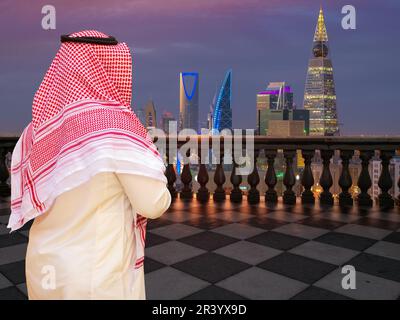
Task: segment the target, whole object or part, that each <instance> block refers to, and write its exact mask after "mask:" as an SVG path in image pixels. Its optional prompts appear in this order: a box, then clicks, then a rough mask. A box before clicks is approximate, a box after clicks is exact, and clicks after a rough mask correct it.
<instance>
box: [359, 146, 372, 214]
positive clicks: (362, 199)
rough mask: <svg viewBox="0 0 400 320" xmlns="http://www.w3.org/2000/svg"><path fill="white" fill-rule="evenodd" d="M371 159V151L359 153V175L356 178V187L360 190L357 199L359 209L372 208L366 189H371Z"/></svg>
mask: <svg viewBox="0 0 400 320" xmlns="http://www.w3.org/2000/svg"><path fill="white" fill-rule="evenodd" d="M371 157H372V152H371V151H365V150H364V151H361V153H360V159H361V173H360V176H359V177H358V187H359V188H360V190H361V192H360V194H359V195H358V197H357V202H358V205H359V206H361V207H371V206H372V199H371V196H370V195H369V194H368V189H369V188H371V186H372V182H371V177H370V176H369V170H368V166H369V160H370V159H371Z"/></svg>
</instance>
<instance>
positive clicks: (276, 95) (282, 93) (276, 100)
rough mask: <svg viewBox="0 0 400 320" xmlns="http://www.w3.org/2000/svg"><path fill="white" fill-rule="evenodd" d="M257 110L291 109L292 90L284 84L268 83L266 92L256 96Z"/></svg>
mask: <svg viewBox="0 0 400 320" xmlns="http://www.w3.org/2000/svg"><path fill="white" fill-rule="evenodd" d="M257 108H260V109H272V110H282V109H293V92H292V88H291V87H290V86H288V85H286V82H270V83H269V84H268V86H267V89H266V90H264V91H261V92H259V93H258V94H257Z"/></svg>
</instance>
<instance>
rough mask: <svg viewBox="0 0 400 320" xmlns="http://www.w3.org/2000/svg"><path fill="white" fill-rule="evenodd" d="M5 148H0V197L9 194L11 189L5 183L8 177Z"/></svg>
mask: <svg viewBox="0 0 400 320" xmlns="http://www.w3.org/2000/svg"><path fill="white" fill-rule="evenodd" d="M7 152H8V150H7V148H4V147H3V148H0V196H1V197H8V196H10V193H11V189H10V186H9V185H8V184H7V179H8V178H9V176H10V174H9V172H8V168H7V166H6V155H7Z"/></svg>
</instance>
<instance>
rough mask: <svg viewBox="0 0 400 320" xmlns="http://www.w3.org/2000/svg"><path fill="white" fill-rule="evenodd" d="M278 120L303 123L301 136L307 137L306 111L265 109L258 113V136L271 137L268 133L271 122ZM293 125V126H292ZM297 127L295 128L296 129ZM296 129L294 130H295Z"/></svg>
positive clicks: (308, 124) (307, 114) (307, 115)
mask: <svg viewBox="0 0 400 320" xmlns="http://www.w3.org/2000/svg"><path fill="white" fill-rule="evenodd" d="M275 120H277V121H279V120H286V121H303V122H304V125H303V133H302V134H301V135H308V132H309V127H310V119H309V112H308V110H303V109H292V110H290V109H281V110H271V109H266V110H263V111H262V112H260V116H259V117H258V121H259V122H258V123H257V131H258V134H259V135H271V133H270V132H269V130H270V125H271V122H273V121H275ZM293 125H295V124H293ZM298 128H299V127H298V126H297V129H298ZM297 129H296V130H297Z"/></svg>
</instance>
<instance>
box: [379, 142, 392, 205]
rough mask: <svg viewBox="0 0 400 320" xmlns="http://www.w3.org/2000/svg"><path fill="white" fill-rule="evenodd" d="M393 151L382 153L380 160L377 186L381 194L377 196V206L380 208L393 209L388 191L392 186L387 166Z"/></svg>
mask: <svg viewBox="0 0 400 320" xmlns="http://www.w3.org/2000/svg"><path fill="white" fill-rule="evenodd" d="M393 155H394V151H382V150H381V154H380V158H381V161H382V170H381V175H380V177H379V180H378V186H379V188H380V189H381V193H380V194H379V196H378V199H379V206H380V207H381V208H393V207H394V200H393V198H392V196H391V195H390V194H389V192H388V191H389V190H390V189H391V188H392V186H393V182H392V177H391V176H390V171H389V165H390V159H392V157H393Z"/></svg>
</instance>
